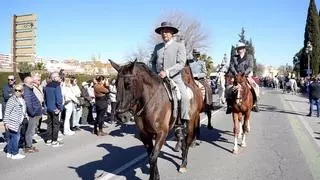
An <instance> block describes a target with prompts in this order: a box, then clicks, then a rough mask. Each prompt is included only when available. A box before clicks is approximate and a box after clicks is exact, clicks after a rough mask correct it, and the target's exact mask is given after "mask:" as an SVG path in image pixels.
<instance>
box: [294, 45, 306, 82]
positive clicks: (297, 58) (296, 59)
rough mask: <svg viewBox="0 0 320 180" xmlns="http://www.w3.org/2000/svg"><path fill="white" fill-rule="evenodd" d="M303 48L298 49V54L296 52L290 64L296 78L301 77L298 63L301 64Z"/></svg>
mask: <svg viewBox="0 0 320 180" xmlns="http://www.w3.org/2000/svg"><path fill="white" fill-rule="evenodd" d="M303 50H304V49H303V48H301V49H300V51H299V52H297V53H296V54H295V55H294V57H293V61H292V64H293V71H294V72H295V74H296V75H297V77H300V76H301V69H300V67H301V66H300V62H301V59H302V58H303Z"/></svg>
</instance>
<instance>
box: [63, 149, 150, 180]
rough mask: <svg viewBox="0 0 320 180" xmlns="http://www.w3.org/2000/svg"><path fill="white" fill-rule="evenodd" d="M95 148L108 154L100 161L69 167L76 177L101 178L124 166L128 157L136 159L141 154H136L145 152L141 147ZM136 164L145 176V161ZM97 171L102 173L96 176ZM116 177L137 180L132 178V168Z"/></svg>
mask: <svg viewBox="0 0 320 180" xmlns="http://www.w3.org/2000/svg"><path fill="white" fill-rule="evenodd" d="M97 147H99V148H104V149H105V150H106V151H108V152H109V153H108V154H107V155H105V156H103V157H102V159H101V160H97V161H92V162H88V163H86V164H84V165H81V166H79V167H70V166H69V168H71V169H75V171H76V172H77V174H78V176H79V177H80V178H81V179H85V180H87V179H88V180H92V179H96V178H99V177H102V176H103V175H105V174H107V173H112V172H114V171H115V170H116V169H117V168H119V167H121V166H122V165H123V164H126V163H127V162H128V161H130V160H132V159H131V158H130V155H131V156H133V157H136V156H135V155H140V154H141V153H140V154H139V153H138V152H143V153H144V152H145V148H144V147H143V146H134V147H130V148H122V147H117V146H113V145H112V144H99V145H98V146H97ZM88 153H90V152H88ZM137 163H141V164H142V167H141V170H142V172H143V173H146V174H147V173H148V172H149V168H148V167H147V160H146V159H145V160H143V161H139V162H137ZM99 170H100V171H103V172H101V173H99V174H97V172H98V171H99ZM117 175H119V176H124V175H125V176H128V177H127V179H139V178H137V177H136V178H133V177H135V171H134V169H132V168H128V169H127V170H126V171H124V172H120V173H119V174H117Z"/></svg>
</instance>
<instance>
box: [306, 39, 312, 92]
mask: <svg viewBox="0 0 320 180" xmlns="http://www.w3.org/2000/svg"><path fill="white" fill-rule="evenodd" d="M305 50H306V54H307V58H308V70H307V79H308V80H307V92H309V85H310V74H311V70H310V53H311V52H312V44H311V42H310V41H308V43H307V47H306V49H305Z"/></svg>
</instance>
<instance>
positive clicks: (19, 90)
mask: <svg viewBox="0 0 320 180" xmlns="http://www.w3.org/2000/svg"><path fill="white" fill-rule="evenodd" d="M14 91H15V92H22V90H21V89H15V90H14Z"/></svg>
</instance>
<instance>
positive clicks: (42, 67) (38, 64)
mask: <svg viewBox="0 0 320 180" xmlns="http://www.w3.org/2000/svg"><path fill="white" fill-rule="evenodd" d="M34 70H39V71H42V70H45V66H44V63H36V64H35V66H34Z"/></svg>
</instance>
